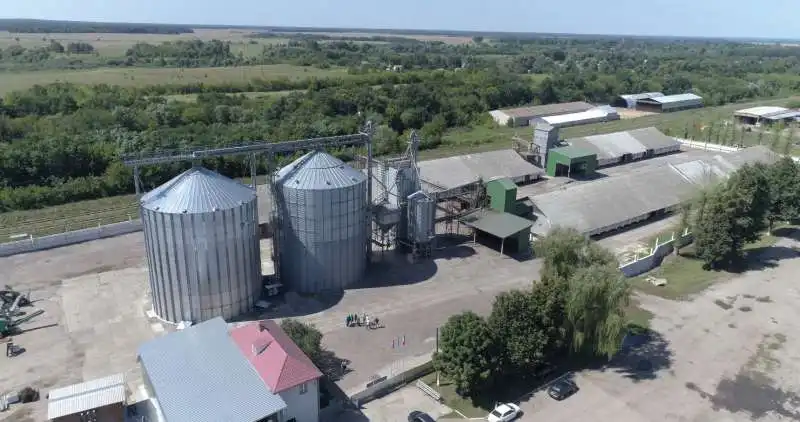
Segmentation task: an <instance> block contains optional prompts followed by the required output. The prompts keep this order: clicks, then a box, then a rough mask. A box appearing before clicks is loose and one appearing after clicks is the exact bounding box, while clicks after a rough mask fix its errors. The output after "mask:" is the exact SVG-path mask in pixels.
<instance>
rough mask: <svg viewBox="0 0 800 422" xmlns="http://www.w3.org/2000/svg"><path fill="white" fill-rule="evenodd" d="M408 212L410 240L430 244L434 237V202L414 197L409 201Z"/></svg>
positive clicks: (423, 197) (425, 197) (427, 198)
mask: <svg viewBox="0 0 800 422" xmlns="http://www.w3.org/2000/svg"><path fill="white" fill-rule="evenodd" d="M408 210H409V216H408V221H409V223H410V226H411V233H410V235H411V236H410V237H411V240H413V241H415V242H418V243H425V242H430V241H431V240H432V239H433V237H434V236H435V220H436V202H435V201H434V200H433V199H432V198H430V197H428V196H423V195H419V196H414V197H412V200H411V201H409V209H408Z"/></svg>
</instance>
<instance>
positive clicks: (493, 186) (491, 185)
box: [486, 178, 517, 213]
mask: <svg viewBox="0 0 800 422" xmlns="http://www.w3.org/2000/svg"><path fill="white" fill-rule="evenodd" d="M486 194H487V195H488V196H489V208H491V209H493V210H495V211H500V212H510V213H513V212H514V210H515V207H516V202H517V185H515V184H514V182H512V181H511V180H509V179H506V178H499V179H494V180H490V181H489V182H487V183H486Z"/></svg>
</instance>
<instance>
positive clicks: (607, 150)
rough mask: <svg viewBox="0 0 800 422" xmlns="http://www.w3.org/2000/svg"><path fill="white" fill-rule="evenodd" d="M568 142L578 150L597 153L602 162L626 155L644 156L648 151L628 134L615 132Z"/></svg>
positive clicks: (568, 140)
mask: <svg viewBox="0 0 800 422" xmlns="http://www.w3.org/2000/svg"><path fill="white" fill-rule="evenodd" d="M566 142H567V143H568V144H569V145H571V146H574V147H576V148H580V149H584V150H588V151H595V152H596V153H597V158H599V159H601V160H602V159H608V158H618V157H622V156H623V155H625V154H644V153H645V152H646V151H647V148H645V146H644V145H642V144H641V143H640V142H639V141H638V140H636V138H634V137H633V136H631V134H630V133H628V132H614V133H606V134H603V135H592V136H587V137H585V138H576V139H567V141H566Z"/></svg>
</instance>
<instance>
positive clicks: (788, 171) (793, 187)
mask: <svg viewBox="0 0 800 422" xmlns="http://www.w3.org/2000/svg"><path fill="white" fill-rule="evenodd" d="M766 175H767V180H768V181H769V188H770V208H769V217H768V219H769V230H770V231H772V227H773V225H774V223H775V222H776V221H780V220H782V221H790V220H796V219H798V218H800V167H799V166H798V164H797V162H795V161H794V160H793V159H792V158H790V157H784V158H782V159H781V160H779V161H778V162H776V163H775V164H772V165H770V166H769V167H767V172H766Z"/></svg>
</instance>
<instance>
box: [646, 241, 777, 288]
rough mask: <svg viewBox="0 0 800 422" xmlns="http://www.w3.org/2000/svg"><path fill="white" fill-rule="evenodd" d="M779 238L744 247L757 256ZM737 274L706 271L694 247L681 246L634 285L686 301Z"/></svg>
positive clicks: (746, 251)
mask: <svg viewBox="0 0 800 422" xmlns="http://www.w3.org/2000/svg"><path fill="white" fill-rule="evenodd" d="M791 228H792V226H780V227H776V228H775V230H773V233H779V232H780V230H781V229H783V230H786V229H791ZM778 239H779V237H777V236H774V235H772V234H768V235H764V236H762V237H761V239H759V240H758V241H757V242H754V243H751V244H749V245H746V246H745V248H744V250H745V253H746V254H747V255H746V256H747V259H755V258H754V257H753V255H754V254H756V255H757V254H758V253H760V252H762V251H764V249H765V248H768V247H770V246H772V245H774V244H775V242H777V241H778ZM648 275H652V276H653V277H656V278H664V279H666V280H667V284H666V285H665V286H654V285H653V284H652V283H650V282H648V281H647V280H646V277H647V276H648ZM733 276H735V273H730V272H727V271H706V270H704V269H703V261H702V260H700V259H699V258H697V257H696V256H695V254H694V248H693V247H692V245H689V246H687V247H685V248H683V249H681V254H680V255H678V256H674V255H673V256H669V257H667V258H665V259H664V262H663V263H662V264H661V266H660V267H658V268H656V269H654V270H653V271H650V272H649V273H647V274H645V275H642V276H640V277H636V278H634V279H633V285H634V287H635V288H636V289H637V290H640V291H642V292H644V293H647V294H652V295H655V296H660V297H663V298H665V299H672V300H683V299H687V298H689V297H690V296H691V295H694V294H697V293H700V292H702V291H703V290H705V289H707V288H709V287H710V286H711V285H713V284H714V283H718V282H720V281H724V280H727V279H729V278H731V277H733Z"/></svg>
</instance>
